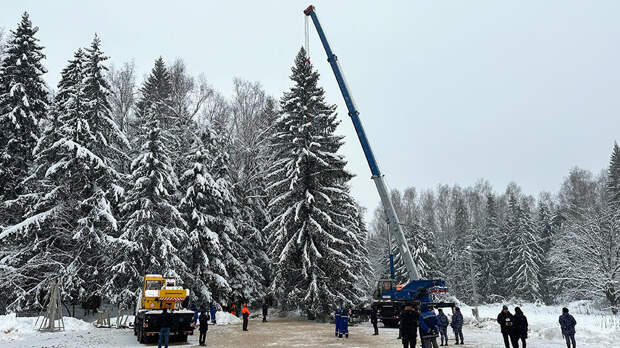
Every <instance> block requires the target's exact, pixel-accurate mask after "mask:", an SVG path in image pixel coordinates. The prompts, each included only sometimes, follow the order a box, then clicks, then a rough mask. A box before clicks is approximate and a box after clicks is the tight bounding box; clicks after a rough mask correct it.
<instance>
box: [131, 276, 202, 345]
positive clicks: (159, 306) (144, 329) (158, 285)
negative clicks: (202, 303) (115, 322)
mask: <svg viewBox="0 0 620 348" xmlns="http://www.w3.org/2000/svg"><path fill="white" fill-rule="evenodd" d="M188 296H189V290H187V289H184V288H183V287H182V286H179V285H177V280H176V279H174V278H166V277H163V276H162V275H160V274H147V275H146V276H144V286H143V287H142V295H141V296H140V301H139V302H138V304H137V306H136V313H135V319H134V326H133V331H134V335H136V337H137V338H138V342H140V343H147V341H151V340H153V341H154V340H157V337H158V336H159V331H160V329H161V328H162V327H168V328H170V340H171V341H179V342H187V336H188V335H193V334H194V312H193V311H190V310H187V309H183V308H181V303H182V302H183V301H184V300H185V299H186V298H187V297H188ZM163 309H166V310H167V311H168V313H169V314H168V315H167V316H163V315H162V313H163Z"/></svg>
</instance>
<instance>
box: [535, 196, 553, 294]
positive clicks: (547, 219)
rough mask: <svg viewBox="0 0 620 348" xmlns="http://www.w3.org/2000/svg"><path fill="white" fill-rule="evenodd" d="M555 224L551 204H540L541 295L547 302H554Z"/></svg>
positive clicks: (538, 230)
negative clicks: (552, 254)
mask: <svg viewBox="0 0 620 348" xmlns="http://www.w3.org/2000/svg"><path fill="white" fill-rule="evenodd" d="M553 232H554V231H553V226H552V221H551V213H550V211H549V206H548V205H547V204H546V203H545V202H542V201H541V202H539V204H538V221H537V237H538V238H540V240H541V241H540V249H541V258H540V262H541V264H540V275H539V279H540V296H541V298H542V299H543V301H544V302H545V303H548V304H550V303H552V302H553V297H554V296H553V290H552V284H551V281H550V279H551V273H552V271H551V269H552V267H551V264H550V257H551V246H552V245H553V244H552V243H553V240H552V237H553Z"/></svg>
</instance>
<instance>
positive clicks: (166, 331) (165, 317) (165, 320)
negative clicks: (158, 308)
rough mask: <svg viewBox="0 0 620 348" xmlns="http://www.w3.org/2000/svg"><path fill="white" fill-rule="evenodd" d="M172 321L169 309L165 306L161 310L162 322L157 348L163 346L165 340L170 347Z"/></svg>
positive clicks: (166, 345)
mask: <svg viewBox="0 0 620 348" xmlns="http://www.w3.org/2000/svg"><path fill="white" fill-rule="evenodd" d="M171 321H172V317H171V316H170V314H168V310H167V309H166V308H164V310H163V311H162V312H161V317H160V322H161V329H159V341H158V343H157V348H161V344H162V343H164V342H162V341H165V348H168V340H169V339H170V322H171Z"/></svg>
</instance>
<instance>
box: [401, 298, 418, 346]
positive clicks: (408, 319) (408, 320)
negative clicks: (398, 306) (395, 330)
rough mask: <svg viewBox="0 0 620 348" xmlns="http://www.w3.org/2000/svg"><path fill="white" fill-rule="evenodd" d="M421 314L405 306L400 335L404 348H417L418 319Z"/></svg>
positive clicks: (402, 313)
mask: <svg viewBox="0 0 620 348" xmlns="http://www.w3.org/2000/svg"><path fill="white" fill-rule="evenodd" d="M419 317H420V314H419V313H418V311H416V310H415V309H414V308H413V307H411V306H405V308H404V309H403V310H402V311H401V313H400V327H399V330H400V335H401V339H402V342H403V348H415V341H416V339H417V338H418V333H417V331H418V319H419Z"/></svg>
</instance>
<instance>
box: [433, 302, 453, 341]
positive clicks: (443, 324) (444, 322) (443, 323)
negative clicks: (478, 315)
mask: <svg viewBox="0 0 620 348" xmlns="http://www.w3.org/2000/svg"><path fill="white" fill-rule="evenodd" d="M438 311H439V314H437V321H438V322H439V335H440V336H441V344H440V346H443V345H446V346H447V345H448V325H450V320H448V316H446V315H445V314H444V312H443V310H442V309H441V308H439V309H438ZM456 342H457V344H458V340H457V341H456Z"/></svg>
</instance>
